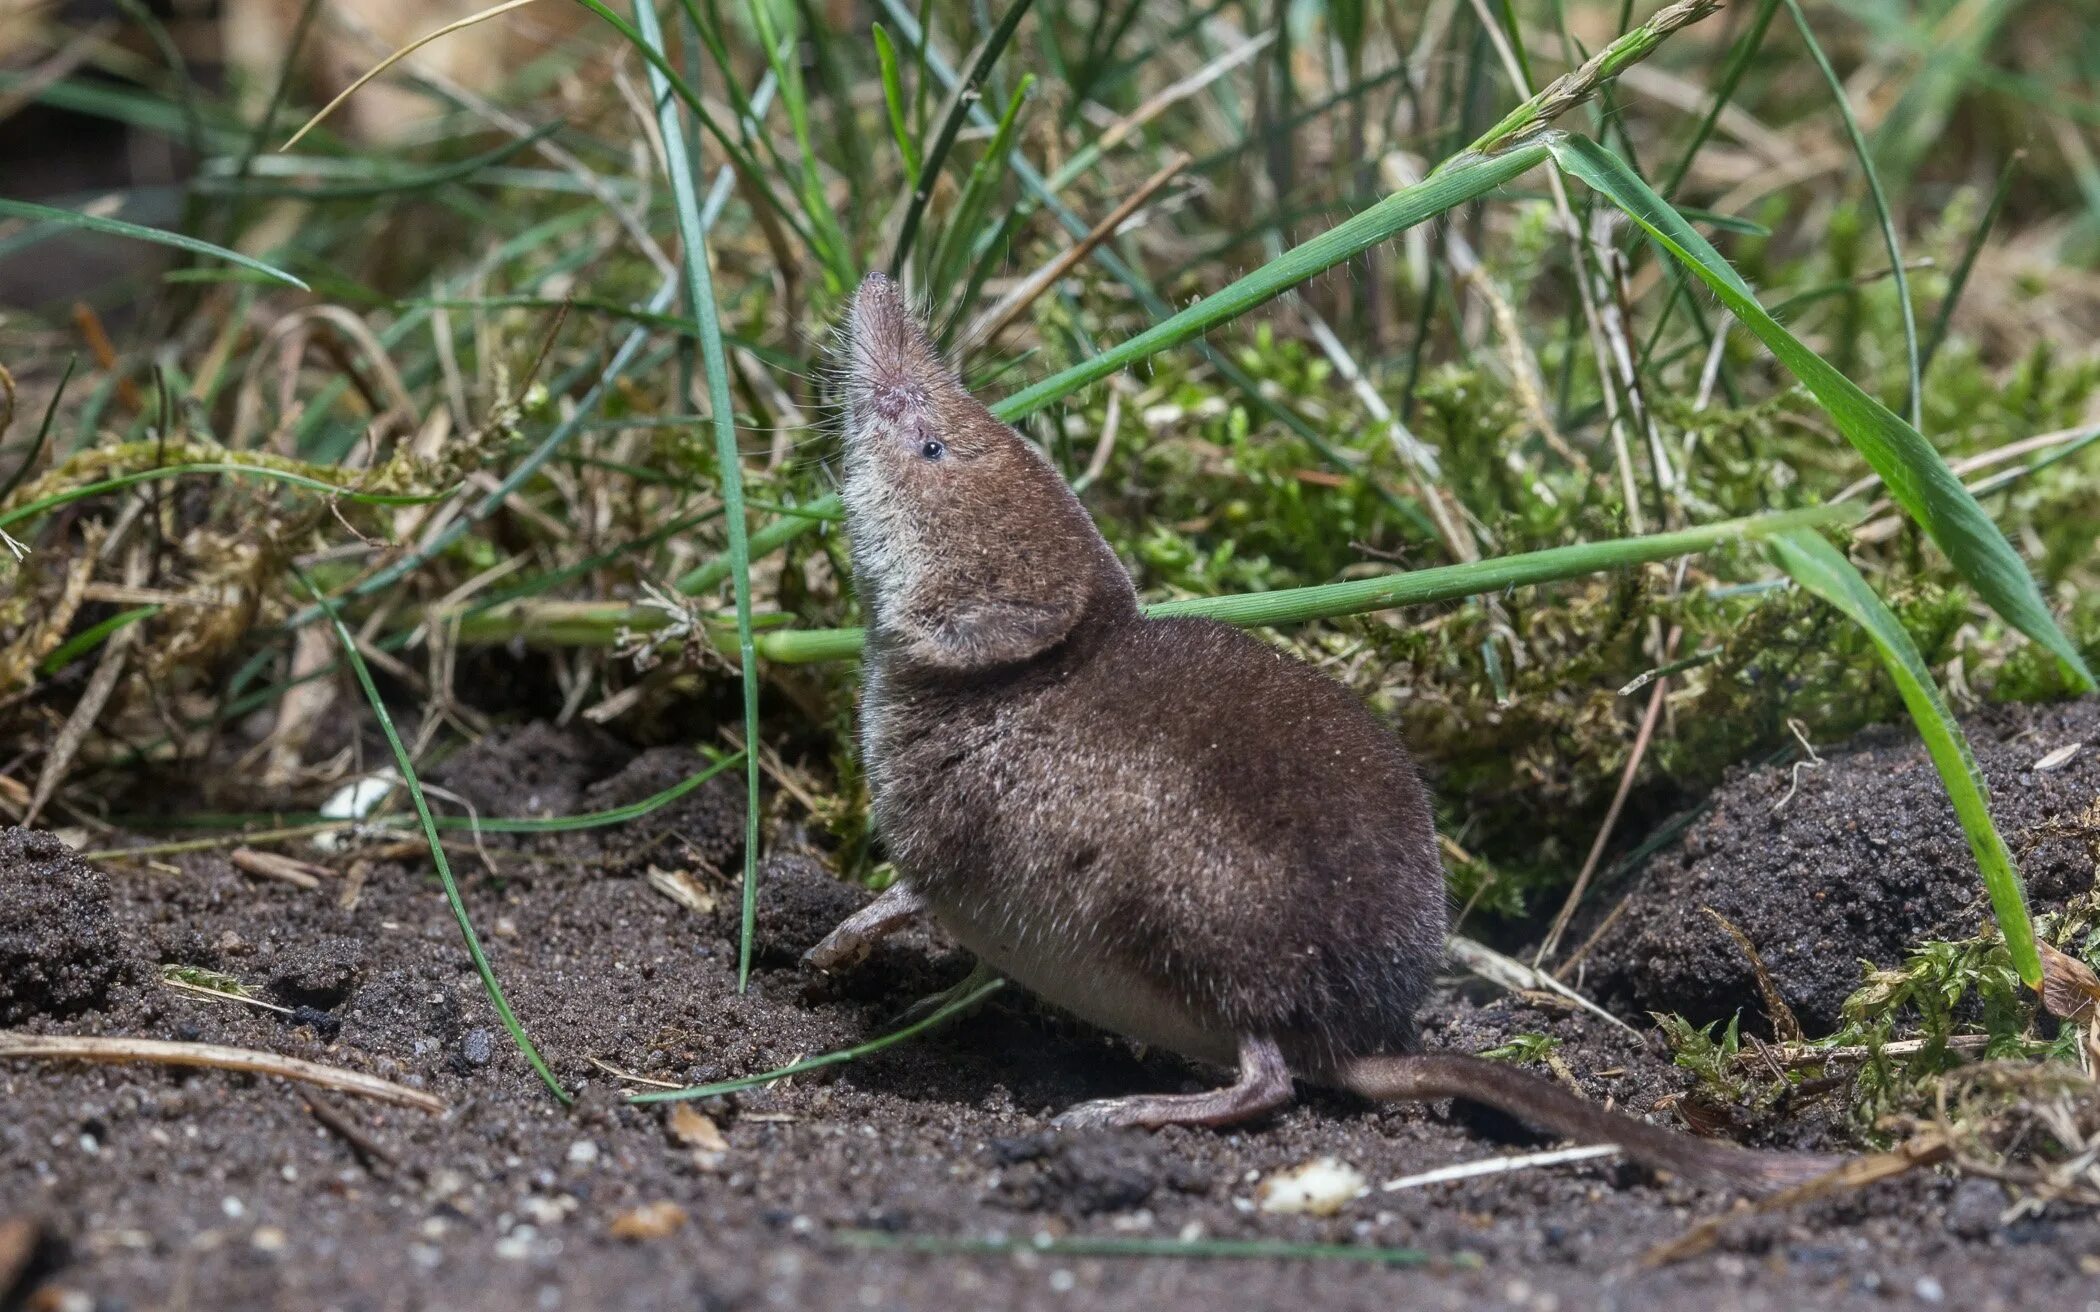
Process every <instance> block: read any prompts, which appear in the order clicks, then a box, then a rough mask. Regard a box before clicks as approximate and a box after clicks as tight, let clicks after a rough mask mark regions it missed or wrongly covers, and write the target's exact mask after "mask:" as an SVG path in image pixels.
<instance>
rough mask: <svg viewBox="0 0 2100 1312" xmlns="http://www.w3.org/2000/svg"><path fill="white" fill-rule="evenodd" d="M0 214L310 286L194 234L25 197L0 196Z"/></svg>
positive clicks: (304, 286) (302, 289)
mask: <svg viewBox="0 0 2100 1312" xmlns="http://www.w3.org/2000/svg"><path fill="white" fill-rule="evenodd" d="M0 218H12V219H35V220H37V221H39V222H42V223H47V224H50V225H52V226H53V229H54V230H56V229H57V228H85V229H87V230H88V231H89V232H102V233H108V234H109V235H111V236H113V237H131V238H135V239H136V240H139V241H150V242H154V243H156V244H158V245H161V246H173V247H174V248H175V249H177V250H184V251H188V252H190V253H191V254H192V255H209V256H211V257H212V258H213V259H216V260H225V261H227V262H229V263H232V264H238V265H240V266H241V267H242V268H244V269H252V270H254V271H255V272H257V273H262V274H267V275H269V276H270V277H271V278H274V279H276V280H277V281H278V282H281V283H285V284H288V285H289V286H293V287H297V288H298V289H299V290H300V291H302V292H303V291H309V290H311V288H309V287H308V286H307V285H306V284H305V283H303V282H301V281H299V280H298V279H297V278H294V277H293V276H292V275H290V274H289V273H286V272H285V271H284V270H282V269H280V268H278V267H277V266H276V265H274V264H265V263H263V262H262V261H261V260H258V259H255V258H253V257H252V256H247V255H243V254H241V253H240V252H239V251H230V250H227V249H226V248H225V247H224V246H214V245H212V244H211V243H210V242H208V241H199V240H197V239H196V238H195V237H186V236H184V235H183V234H182V233H179V232H168V231H166V230H164V229H161V228H148V227H145V226H143V225H141V224H137V223H126V222H124V221H123V220H122V219H105V218H102V217H100V216H98V215H94V214H82V213H81V212H80V211H79V210H62V209H55V208H53V207H52V206H49V205H37V204H34V203H32V202H30V201H26V200H8V199H6V198H5V197H0ZM14 249H16V250H20V249H21V247H20V246H16V247H15V248H14Z"/></svg>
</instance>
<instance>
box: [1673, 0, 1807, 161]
mask: <svg viewBox="0 0 2100 1312" xmlns="http://www.w3.org/2000/svg"><path fill="white" fill-rule="evenodd" d="M1778 12H1779V0H1758V5H1757V12H1756V13H1755V14H1753V15H1751V18H1750V22H1749V24H1748V26H1747V27H1746V28H1745V29H1744V31H1743V35H1742V38H1741V39H1740V40H1738V41H1737V42H1736V44H1735V48H1734V49H1733V50H1731V51H1730V52H1729V54H1728V67H1727V69H1726V70H1724V71H1723V72H1722V74H1721V81H1720V83H1719V84H1718V85H1717V86H1715V87H1714V90H1713V100H1712V103H1711V104H1709V105H1708V106H1707V107H1706V113H1705V114H1704V115H1703V116H1702V117H1701V118H1700V119H1699V126H1698V128H1697V129H1695V130H1694V131H1693V133H1692V139H1691V140H1690V141H1689V142H1687V143H1686V144H1685V148H1684V153H1683V154H1682V155H1679V156H1678V157H1677V165H1676V167H1675V168H1672V169H1671V170H1670V177H1669V180H1668V181H1666V182H1664V183H1663V186H1662V194H1663V195H1665V196H1675V195H1676V194H1677V189H1678V188H1679V187H1682V186H1683V185H1684V179H1685V175H1686V174H1688V173H1690V172H1691V171H1692V162H1693V161H1694V160H1696V159H1697V158H1698V157H1699V152H1700V151H1701V150H1702V149H1704V148H1705V146H1706V141H1707V138H1708V137H1711V136H1712V135H1713V131H1714V128H1715V127H1716V126H1717V125H1718V124H1719V123H1720V121H1721V115H1722V113H1723V112H1725V111H1726V110H1727V108H1728V105H1729V102H1730V101H1732V100H1734V99H1735V92H1736V88H1737V87H1739V86H1741V85H1742V81H1743V74H1745V73H1747V72H1749V71H1750V61H1751V60H1752V59H1755V58H1756V57H1757V52H1758V49H1759V48H1760V47H1762V46H1763V45H1764V43H1765V30H1766V29H1767V28H1769V27H1771V26H1772V17H1773V15H1774V14H1776V13H1778Z"/></svg>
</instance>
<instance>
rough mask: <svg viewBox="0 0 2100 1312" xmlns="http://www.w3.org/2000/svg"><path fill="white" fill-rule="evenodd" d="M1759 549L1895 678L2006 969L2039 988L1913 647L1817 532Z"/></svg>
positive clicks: (2015, 903) (1961, 744)
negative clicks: (1965, 849)
mask: <svg viewBox="0 0 2100 1312" xmlns="http://www.w3.org/2000/svg"><path fill="white" fill-rule="evenodd" d="M1766 548H1767V550H1769V551H1770V552H1771V554H1772V558H1773V559H1774V560H1776V561H1777V562H1778V563H1779V565H1780V567H1781V568H1783V569H1785V570H1786V572H1787V573H1788V574H1790V575H1792V576H1793V579H1794V581H1795V582H1796V583H1799V584H1800V585H1801V586H1802V587H1804V588H1806V589H1808V590H1809V591H1810V592H1813V593H1814V594H1816V595H1817V596H1818V597H1821V598H1822V599H1823V600H1825V601H1827V602H1829V603H1830V604H1831V605H1833V606H1835V607H1837V608H1838V609H1839V610H1841V611H1843V612H1844V613H1845V615H1846V617H1847V618H1849V619H1850V620H1851V621H1852V622H1853V623H1855V624H1857V625H1859V626H1860V628H1862V629H1864V630H1866V633H1867V636H1868V637H1869V638H1871V639H1873V641H1874V646H1875V648H1876V649H1877V650H1878V651H1880V653H1881V660H1882V664H1883V665H1885V666H1886V667H1887V668H1888V672H1889V677H1890V678H1891V679H1893V680H1895V683H1896V691H1897V692H1899V693H1901V694H1902V696H1903V704H1904V705H1905V706H1906V707H1908V708H1909V709H1910V718H1911V719H1912V720H1913V721H1915V722H1916V724H1917V726H1918V734H1919V736H1920V737H1922V738H1923V739H1924V740H1925V750H1926V751H1927V752H1929V753H1931V755H1932V763H1933V765H1934V766H1936V767H1937V768H1938V769H1939V772H1940V780H1941V782H1943V783H1944V784H1945V785H1946V787H1947V797H1948V800H1950V801H1952V802H1953V803H1954V813H1955V815H1956V816H1957V817H1958V818H1959V819H1960V820H1961V828H1962V832H1963V833H1964V834H1966V835H1968V839H1969V850H1970V851H1972V852H1974V853H1975V854H1976V864H1977V866H1978V868H1980V869H1981V870H1982V871H1983V883H1984V887H1985V888H1986V889H1988V890H1989V892H1990V896H1991V912H1992V914H1993V915H1995V916H1996V917H1997V920H1998V928H1999V929H2000V930H2001V931H2002V932H2003V933H2004V934H2005V946H2006V950H2007V951H2008V952H2009V953H2011V955H2012V963H2013V968H2014V969H2015V970H2017V971H2019V972H2020V978H2021V979H2023V980H2025V981H2026V982H2027V984H2028V985H2029V986H2030V987H2039V986H2040V985H2041V981H2042V962H2041V958H2040V957H2039V956H2038V955H2037V954H2036V952H2035V946H2034V923H2033V921H2031V920H2029V919H2028V916H2027V895H2026V893H2025V892H2024V891H2023V890H2022V889H2021V886H2020V872H2019V871H2018V870H2017V869H2015V868H2014V866H2013V859H2012V853H2010V852H2008V851H2007V850H2006V847H2005V840H2004V839H2003V838H2001V837H1999V835H1998V827H1997V826H1996V825H1994V824H1992V823H1991V805H1990V795H1989V791H1988V789H1987V788H1986V787H1985V785H1984V781H1983V774H1982V772H1981V771H1979V770H1978V769H1977V768H1976V758H1975V757H1974V756H1973V755H1972V754H1971V753H1970V751H1969V740H1968V739H1967V738H1966V737H1964V736H1963V734H1962V731H1961V726H1960V725H1959V724H1957V723H1955V720H1954V713H1953V712H1952V711H1951V710H1949V709H1948V707H1947V701H1946V699H1945V698H1944V697H1942V696H1940V690H1939V687H1938V686H1937V685H1936V684H1934V683H1933V681H1932V671H1931V670H1929V669H1927V668H1926V667H1925V658H1924V657H1923V656H1920V655H1919V654H1918V648H1917V644H1916V643H1913V642H1912V641H1911V640H1910V634H1909V633H1907V632H1905V631H1904V628H1903V625H1902V624H1901V623H1900V622H1899V621H1898V620H1897V619H1896V615H1895V612H1893V611H1891V610H1890V609H1889V608H1888V606H1887V605H1886V604H1884V603H1883V602H1882V600H1881V598H1880V597H1878V596H1876V595H1875V594H1874V589H1873V588H1871V587H1869V586H1868V585H1867V581H1866V579H1864V578H1862V577H1860V573H1859V571H1858V570H1857V569H1855V568H1853V566H1852V562H1851V561H1849V560H1847V559H1845V556H1844V553H1843V552H1840V551H1839V550H1838V549H1837V548H1836V547H1833V546H1831V545H1830V543H1829V542H1827V541H1825V540H1824V538H1823V537H1822V535H1821V534H1819V533H1816V532H1815V531H1814V530H1812V529H1793V530H1789V531H1787V532H1784V533H1780V534H1777V535H1775V536H1773V537H1772V538H1771V539H1770V540H1769V541H1768V542H1767V544H1766Z"/></svg>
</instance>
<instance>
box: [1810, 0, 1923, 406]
mask: <svg viewBox="0 0 2100 1312" xmlns="http://www.w3.org/2000/svg"><path fill="white" fill-rule="evenodd" d="M1786 7H1787V12H1788V13H1790V14H1792V15H1793V16H1794V26H1795V27H1797V28H1799V29H1800V30H1801V39H1802V41H1804V42H1806V43H1807V45H1808V53H1809V54H1810V55H1812V56H1814V58H1815V61H1816V67H1817V68H1818V69H1820V70H1822V73H1823V80H1824V81H1825V82H1828V83H1829V84H1830V95H1831V98H1832V99H1834V100H1835V101H1837V107H1838V117H1839V118H1841V119H1843V120H1844V122H1845V136H1846V138H1847V139H1848V140H1850V141H1851V143H1852V153H1853V154H1854V155H1856V156H1858V158H1859V168H1860V172H1861V173H1863V174H1865V175H1866V179H1867V195H1868V196H1869V197H1871V198H1872V199H1873V202H1874V217H1875V218H1876V219H1877V220H1879V221H1880V223H1881V243H1882V245H1884V246H1886V247H1888V252H1889V273H1890V276H1891V277H1892V278H1894V279H1895V282H1896V302H1897V305H1898V306H1899V307H1901V309H1902V311H1903V354H1904V361H1905V364H1906V366H1907V368H1908V369H1909V371H1910V372H1909V378H1908V380H1907V381H1906V383H1905V390H1904V394H1903V413H1904V415H1905V416H1907V417H1908V418H1909V419H1910V424H1911V427H1913V428H1916V427H1917V426H1918V425H1919V424H1921V423H1923V422H1925V420H1924V411H1923V410H1922V409H1921V408H1920V407H1922V406H1923V405H1924V403H1925V398H1924V387H1923V384H1922V383H1921V382H1920V375H1921V370H1920V368H1919V361H1918V314H1917V311H1916V309H1915V308H1913V307H1912V305H1911V303H1910V275H1909V274H1907V273H1905V272H1904V271H1903V247H1902V243H1901V242H1899V241H1898V240H1897V237H1896V219H1895V216H1894V215H1893V214H1892V213H1890V211H1889V198H1888V193H1887V192H1885V191H1883V190H1882V188H1881V174H1880V173H1879V172H1878V171H1877V170H1876V169H1875V167H1874V152H1873V151H1872V150H1870V149H1868V147H1867V137H1866V134H1865V133H1863V132H1861V131H1860V130H1859V120H1858V119H1856V118H1854V117H1853V116H1852V104H1851V102H1850V101H1849V100H1847V99H1846V98H1845V84H1844V83H1843V82H1841V81H1839V80H1838V75H1837V70H1836V69H1834V68H1832V67H1831V66H1830V60H1829V58H1828V57H1826V56H1825V55H1824V54H1823V47H1822V45H1821V44H1819V43H1818V42H1817V41H1816V34H1815V31H1814V30H1813V29H1812V28H1810V27H1809V25H1808V15H1807V14H1804V13H1802V12H1801V0H1786Z"/></svg>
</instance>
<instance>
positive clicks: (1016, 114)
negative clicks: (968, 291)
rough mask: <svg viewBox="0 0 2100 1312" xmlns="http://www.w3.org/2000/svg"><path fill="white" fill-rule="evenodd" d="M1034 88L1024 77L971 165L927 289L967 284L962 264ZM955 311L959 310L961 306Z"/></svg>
mask: <svg viewBox="0 0 2100 1312" xmlns="http://www.w3.org/2000/svg"><path fill="white" fill-rule="evenodd" d="M1034 88H1035V74H1033V73H1027V74H1023V75H1022V77H1021V82H1020V85H1019V86H1017V87H1015V88H1014V93H1013V96H1012V98H1011V99H1010V100H1009V101H1008V102H1007V106H1006V112H1005V113H1004V114H1002V115H1000V117H999V126H998V127H997V128H995V129H994V130H993V132H992V139H991V141H990V142H988V143H987V144H986V146H985V148H984V151H983V152H982V153H981V154H979V155H978V157H977V162H976V163H975V164H973V165H971V167H970V172H969V175H968V178H967V180H966V181H965V182H964V183H963V186H962V194H961V195H960V196H959V197H957V198H956V202H955V206H954V208H953V209H952V210H951V212H950V214H949V218H948V222H947V224H946V225H945V231H944V232H943V233H942V236H941V239H940V240H939V241H938V242H936V243H935V244H934V252H933V258H932V260H931V261H929V264H930V266H931V268H932V271H933V276H932V279H931V280H930V281H929V282H928V283H927V286H929V287H936V288H943V289H946V288H951V287H962V286H964V285H965V284H966V283H967V281H968V279H967V278H966V277H965V276H964V273H963V269H962V267H961V266H962V261H963V260H965V259H967V258H969V256H970V254H971V251H970V243H971V241H972V239H973V238H976V237H978V236H980V235H983V234H982V233H981V230H980V229H979V227H978V220H979V218H981V217H982V216H983V214H984V211H985V208H986V207H987V206H988V205H989V204H990V203H991V199H992V196H993V194H994V193H995V190H996V188H997V186H998V183H999V182H1000V180H1001V179H1003V178H1005V177H1006V163H1007V160H1008V158H1009V157H1010V156H1011V154H1012V152H1013V145H1014V129H1015V126H1016V125H1017V124H1018V123H1019V122H1020V118H1021V106H1022V105H1023V104H1025V103H1026V102H1027V100H1028V96H1029V93H1030V92H1031V91H1032V90H1034ZM998 230H999V229H998V225H994V228H993V234H994V235H996V233H997V232H998ZM956 308H957V309H958V311H959V310H960V306H959V305H958V306H957V307H956Z"/></svg>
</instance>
